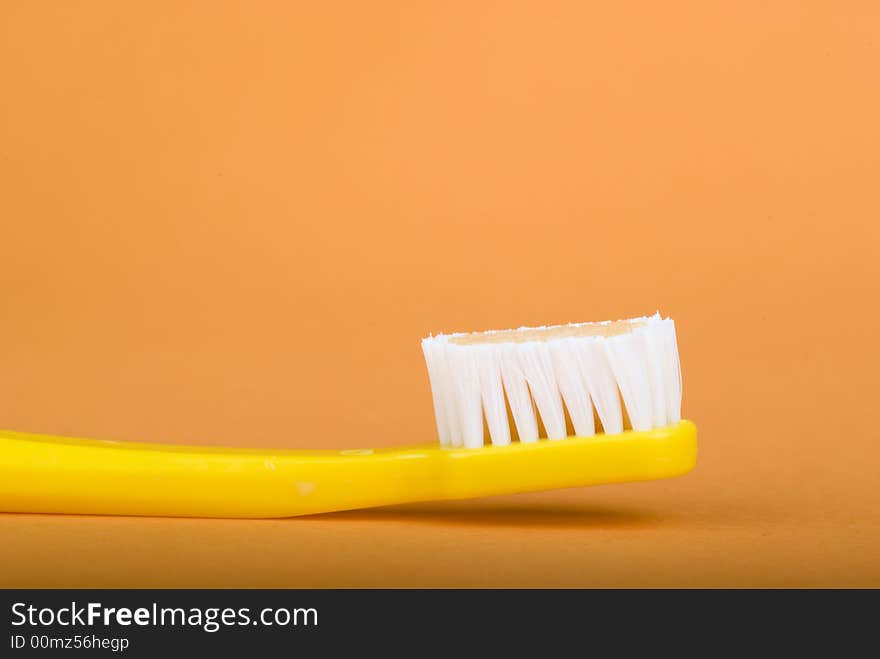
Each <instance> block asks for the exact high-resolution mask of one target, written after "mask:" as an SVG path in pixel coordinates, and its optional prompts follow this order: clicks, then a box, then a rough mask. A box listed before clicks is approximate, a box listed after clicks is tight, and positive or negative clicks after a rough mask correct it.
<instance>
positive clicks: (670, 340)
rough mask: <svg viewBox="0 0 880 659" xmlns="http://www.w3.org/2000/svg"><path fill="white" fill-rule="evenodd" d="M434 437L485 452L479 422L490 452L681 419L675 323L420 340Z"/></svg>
mask: <svg viewBox="0 0 880 659" xmlns="http://www.w3.org/2000/svg"><path fill="white" fill-rule="evenodd" d="M422 350H423V352H424V355H425V363H426V364H427V367H428V376H429V379H430V382H431V393H432V396H433V400H434V413H435V416H436V421H437V434H438V436H439V438H440V443H441V444H442V445H443V446H464V447H467V448H478V447H480V446H483V444H484V437H483V427H484V424H483V421H484V419H485V425H486V427H488V429H489V439H490V440H491V442H492V444H494V445H496V446H503V445H506V444H509V443H510V441H511V435H512V432H511V431H512V429H511V427H510V422H509V419H508V406H509V409H510V417H512V419H513V424H514V426H515V430H516V434H517V437H518V438H519V441H521V442H536V441H538V438H539V437H538V435H539V430H538V421H539V419H540V422H541V424H542V425H543V427H544V429H545V431H546V437H547V438H548V439H563V438H564V437H565V436H566V434H567V433H566V411H567V413H568V418H569V419H570V420H571V425H572V427H573V428H574V434H575V435H576V436H579V437H589V436H591V435H593V434H595V432H596V428H595V423H594V410H595V415H596V416H597V417H598V418H599V421H600V422H601V424H602V430H603V431H604V432H605V433H609V434H613V433H619V432H622V431H623V430H624V429H625V428H624V411H625V412H626V417H627V418H628V419H629V422H630V425H631V427H632V428H633V429H634V430H649V429H651V428H657V427H661V426H665V425H667V424H671V423H677V422H678V421H679V420H680V418H681V370H680V367H679V360H678V346H677V342H676V336H675V324H674V323H673V321H672V320H671V319H668V318H666V319H664V318H661V317H660V315H659V314H655V315H653V316H649V317H644V318H634V319H631V320H626V321H617V322H615V323H609V322H605V323H581V324H576V325H557V326H552V327H540V328H526V327H524V328H520V329H519V330H505V331H500V332H483V333H475V334H448V335H444V334H441V335H438V336H432V337H429V338H426V339H424V340H423V341H422Z"/></svg>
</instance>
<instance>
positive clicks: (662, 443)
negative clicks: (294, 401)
mask: <svg viewBox="0 0 880 659" xmlns="http://www.w3.org/2000/svg"><path fill="white" fill-rule="evenodd" d="M696 456H697V432H696V426H694V424H693V423H691V422H690V421H681V422H680V423H678V424H676V425H673V426H668V427H666V428H660V429H656V430H650V431H646V432H636V431H627V432H624V433H621V434H618V435H596V436H594V437H575V438H569V439H565V440H559V441H548V440H542V441H540V442H537V443H532V444H522V443H514V444H511V445H510V446H503V447H495V446H487V447H484V448H479V449H463V448H462V449H445V448H441V447H439V446H436V445H426V446H415V447H407V448H389V449H376V450H371V449H366V450H363V449H361V450H351V451H323V450H317V451H289V450H278V451H272V450H268V449H263V450H260V449H226V448H205V447H196V446H168V445H161V444H137V443H128V442H108V441H101V440H91V439H72V438H64V437H50V436H45V435H31V434H26V433H18V432H9V431H0V511H3V512H34V513H78V514H95V515H162V516H175V517H288V516H292V515H307V514H311V513H321V512H329V511H334V510H349V509H353V508H367V507H371V506H382V505H388V504H395V503H405V502H412V501H427V500H438V499H461V498H467V497H478V496H486V495H494V494H510V493H515V492H528V491H535V490H545V489H553V488H560V487H574V486H580V485H597V484H602V483H620V482H625V481H638V480H650V479H656V478H669V477H672V476H678V475H680V474H684V473H686V472H688V471H690V470H691V469H692V468H693V466H694V465H695V463H696Z"/></svg>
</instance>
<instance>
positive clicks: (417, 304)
mask: <svg viewBox="0 0 880 659" xmlns="http://www.w3.org/2000/svg"><path fill="white" fill-rule="evenodd" d="M878 33H880V5H878V4H877V3H876V2H869V1H866V2H848V1H839V2H809V3H808V2H800V1H797V2H795V1H792V2H785V1H783V2H772V3H767V2H758V1H746V2H737V3H722V4H721V5H719V3H705V2H697V1H687V2H680V1H675V0H673V1H672V2H664V3H651V2H618V3H599V2H544V1H541V2H538V1H536V2H402V1H401V2H376V3H357V2H325V3H287V2H277V3H270V2H259V3H239V2H202V3H197V2H192V3H177V2H149V3H148V2H140V3H117V2H98V1H96V0H95V1H85V2H64V3H24V2H19V3H12V2H7V3H5V4H4V5H3V8H2V9H0V247H2V264H0V427H4V428H7V429H13V430H23V431H31V432H45V433H53V434H67V435H75V436H84V437H97V438H106V439H117V440H119V439H130V440H138V441H161V442H180V443H196V444H198V443H202V444H217V445H227V446H267V447H367V446H373V445H383V444H385V445H394V444H404V443H411V442H419V441H425V440H430V439H431V438H433V437H434V423H433V412H432V407H431V397H430V391H429V387H428V380H427V375H426V373H425V368H424V364H423V361H422V356H421V352H420V347H419V339H420V338H421V337H422V336H424V335H426V334H427V333H428V332H432V331H433V332H437V331H453V330H477V329H488V328H503V327H510V326H519V325H534V324H545V323H561V322H567V321H582V320H600V319H606V318H620V317H626V316H632V315H641V314H646V313H652V312H653V311H654V310H656V309H660V310H661V312H663V313H664V314H668V315H671V316H672V317H673V318H675V320H676V322H677V326H678V332H679V341H680V349H681V357H682V366H683V372H684V386H685V396H684V413H685V415H686V416H687V417H689V418H692V419H694V420H695V421H696V422H697V424H698V426H699V429H700V459H699V465H698V467H697V469H696V470H695V471H694V472H692V473H691V474H689V475H687V476H685V477H683V478H679V479H674V480H670V481H662V482H654V483H640V484H632V485H614V486H606V487H598V488H592V489H578V490H564V491H557V492H547V493H540V494H532V495H521V496H514V497H502V498H495V499H485V500H476V501H468V502H459V503H449V504H447V503H444V504H418V505H409V506H401V507H392V508H385V509H379V510H374V511H362V512H351V513H342V514H335V515H322V516H318V517H314V518H301V519H285V520H270V521H246V520H242V521H237V520H231V521H223V520H200V519H190V520H178V519H137V518H100V517H76V516H69V517H65V516H51V515H9V514H7V515H2V516H0V585H3V586H174V585H183V586H409V585H415V586H419V585H422V586H482V585H500V586H584V585H603V586H604V585H608V586H614V585H642V586H656V585H677V586H708V585H725V586H750V585H758V586H760V585H799V586H843V585H863V586H868V585H872V586H880V561H878V559H877V557H878V555H880V489H878V482H877V478H878V473H880V469H878V459H880V431H878V427H880V426H878V423H877V420H876V415H877V395H878V372H880V358H878V347H877V337H878V333H880V313H878V310H877V309H878V307H877V304H876V301H877V294H878V289H880V286H878V283H880V264H878V262H880V258H878V249H880V227H878V221H880V121H878V117H880V66H878V64H880V38H878Z"/></svg>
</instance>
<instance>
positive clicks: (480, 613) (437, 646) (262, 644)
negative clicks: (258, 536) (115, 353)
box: [0, 590, 878, 657]
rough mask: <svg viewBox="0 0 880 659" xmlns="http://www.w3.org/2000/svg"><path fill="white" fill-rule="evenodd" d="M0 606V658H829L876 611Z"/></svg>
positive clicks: (137, 600)
mask: <svg viewBox="0 0 880 659" xmlns="http://www.w3.org/2000/svg"><path fill="white" fill-rule="evenodd" d="M0 599H2V606H3V611H4V613H3V616H4V618H5V620H6V632H7V634H6V638H4V639H3V642H2V644H0V656H4V657H6V656H9V657H18V656H21V657H26V656H30V655H36V654H41V655H46V654H49V653H51V654H52V655H54V656H58V657H64V656H69V655H77V656H79V655H88V656H112V655H121V656H126V657H141V656H157V655H159V654H160V653H161V655H163V656H184V655H190V656H194V654H197V655H202V654H203V653H207V652H221V653H223V655H224V656H225V655H226V654H227V653H234V654H238V653H246V652H255V653H257V655H258V656H262V655H269V656H273V655H276V654H282V653H283V654H285V655H291V656H292V655H294V654H300V653H302V652H306V651H307V652H310V653H311V652H314V653H316V654H318V655H319V656H329V655H332V654H333V653H335V652H342V651H343V650H347V651H350V650H351V649H352V648H356V649H358V650H359V651H364V652H369V653H370V654H373V653H379V652H383V653H389V652H394V654H408V655H420V654H425V653H427V654H429V655H430V656H433V654H434V653H436V652H438V651H444V652H456V653H457V654H463V655H464V656H468V655H470V654H475V653H476V652H477V651H478V649H479V648H491V649H492V650H493V651H495V652H497V651H502V650H503V651H505V652H510V651H520V652H523V651H529V652H536V653H538V654H537V656H545V655H553V654H571V653H572V652H571V651H576V653H577V654H578V655H585V654H589V653H590V652H592V651H594V650H597V649H599V648H600V647H601V648H609V647H610V648H613V649H614V650H616V651H617V652H624V653H625V652H629V651H636V650H638V651H652V650H656V651H658V652H659V651H663V652H664V654H667V653H670V652H687V651H693V650H700V649H701V653H702V654H706V655H709V656H712V655H714V654H715V653H717V652H720V651H721V650H728V651H729V650H737V649H738V650H740V651H743V652H745V651H757V650H762V651H767V650H769V649H771V648H772V647H773V645H774V644H776V645H777V647H778V648H779V649H780V650H786V651H790V650H791V649H792V647H793V646H795V645H807V646H809V648H810V649H811V650H813V651H816V650H820V649H821V648H822V647H823V646H824V647H825V648H826V649H827V651H828V652H832V653H833V655H835V656H836V655H839V653H840V651H841V650H842V649H843V648H844V647H845V646H846V645H847V644H850V643H853V642H857V641H858V640H859V639H869V643H870V645H868V646H867V647H871V645H875V642H874V641H873V636H874V633H873V629H874V624H875V620H876V611H877V604H878V595H877V591H868V590H863V591H830V590H828V591H806V590H802V591H746V590H742V591H709V590H703V591H696V590H694V591H674V590H650V591H637V590H431V591H428V590H6V591H0ZM475 643H477V645H475ZM565 648H567V649H568V650H565ZM688 653H690V652H688Z"/></svg>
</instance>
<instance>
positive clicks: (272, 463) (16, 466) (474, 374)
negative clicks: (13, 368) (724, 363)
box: [0, 316, 697, 517]
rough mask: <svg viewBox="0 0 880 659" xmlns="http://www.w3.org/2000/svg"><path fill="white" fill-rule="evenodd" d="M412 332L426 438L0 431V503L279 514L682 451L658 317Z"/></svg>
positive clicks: (650, 465) (468, 493)
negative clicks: (396, 442)
mask: <svg viewBox="0 0 880 659" xmlns="http://www.w3.org/2000/svg"><path fill="white" fill-rule="evenodd" d="M423 348H424V350H425V356H426V360H427V363H428V370H429V374H430V377H431V385H432V392H433V394H434V405H435V413H436V417H437V423H438V433H439V434H440V440H441V442H440V445H436V444H435V445H424V446H413V447H405V448H385V449H375V450H369V449H367V450H365V449H357V450H348V451H331V450H311V451H306V450H268V449H265V450H261V449H229V448H205V447H195V446H171V445H160V444H140V443H131V442H109V441H102V440H91V439H73V438H64V437H52V436H47V435H34V434H27V433H19V432H10V431H0V511H4V512H33V513H76V514H102V515H162V516H181V517H286V516H293V515H306V514H312V513H322V512H329V511H335V510H349V509H354V508H366V507H371V506H382V505H388V504H396V503H406V502H414V501H427V500H443V499H461V498H468V497H479V496H487V495H496V494H509V493H516V492H528V491H536V490H545V489H553V488H562V487H575V486H583V485H598V484H605V483H620V482H626V481H639V480H650V479H659V478H669V477H672V476H678V475H680V474H684V473H686V472H688V471H690V470H691V469H692V468H693V466H694V465H695V463H696V454H697V444H696V427H695V426H694V424H693V423H691V422H690V421H686V420H680V419H678V418H677V414H678V412H677V406H678V405H680V396H681V384H680V376H679V374H678V353H677V348H676V345H675V335H674V329H673V328H672V326H671V321H668V320H663V319H660V318H659V317H657V316H655V317H651V318H640V319H634V320H630V321H618V322H617V323H590V324H582V325H567V326H562V327H552V328H536V329H521V330H510V331H507V332H506V333H505V332H490V333H482V334H479V335H477V334H458V335H448V336H444V335H441V336H439V337H431V338H429V339H425V341H424V342H423ZM502 417H503V423H502ZM596 421H598V422H599V424H601V426H602V427H603V429H605V430H606V432H598V433H597V432H595V424H596ZM658 421H659V422H660V423H658ZM484 422H485V425H486V426H487V427H488V429H489V437H488V439H489V441H490V442H491V443H490V444H488V445H486V444H484V442H485V439H484V434H485V433H484V430H483V428H484ZM539 422H540V426H543V430H541V429H540V428H539ZM631 428H636V429H635V430H634V429H631ZM505 429H506V432H505ZM609 429H613V430H614V432H607V430H609ZM587 430H589V431H590V432H589V433H587V432H586V431H587ZM571 434H575V435H581V436H574V437H572V436H568V435H571ZM556 440H558V441H556Z"/></svg>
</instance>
